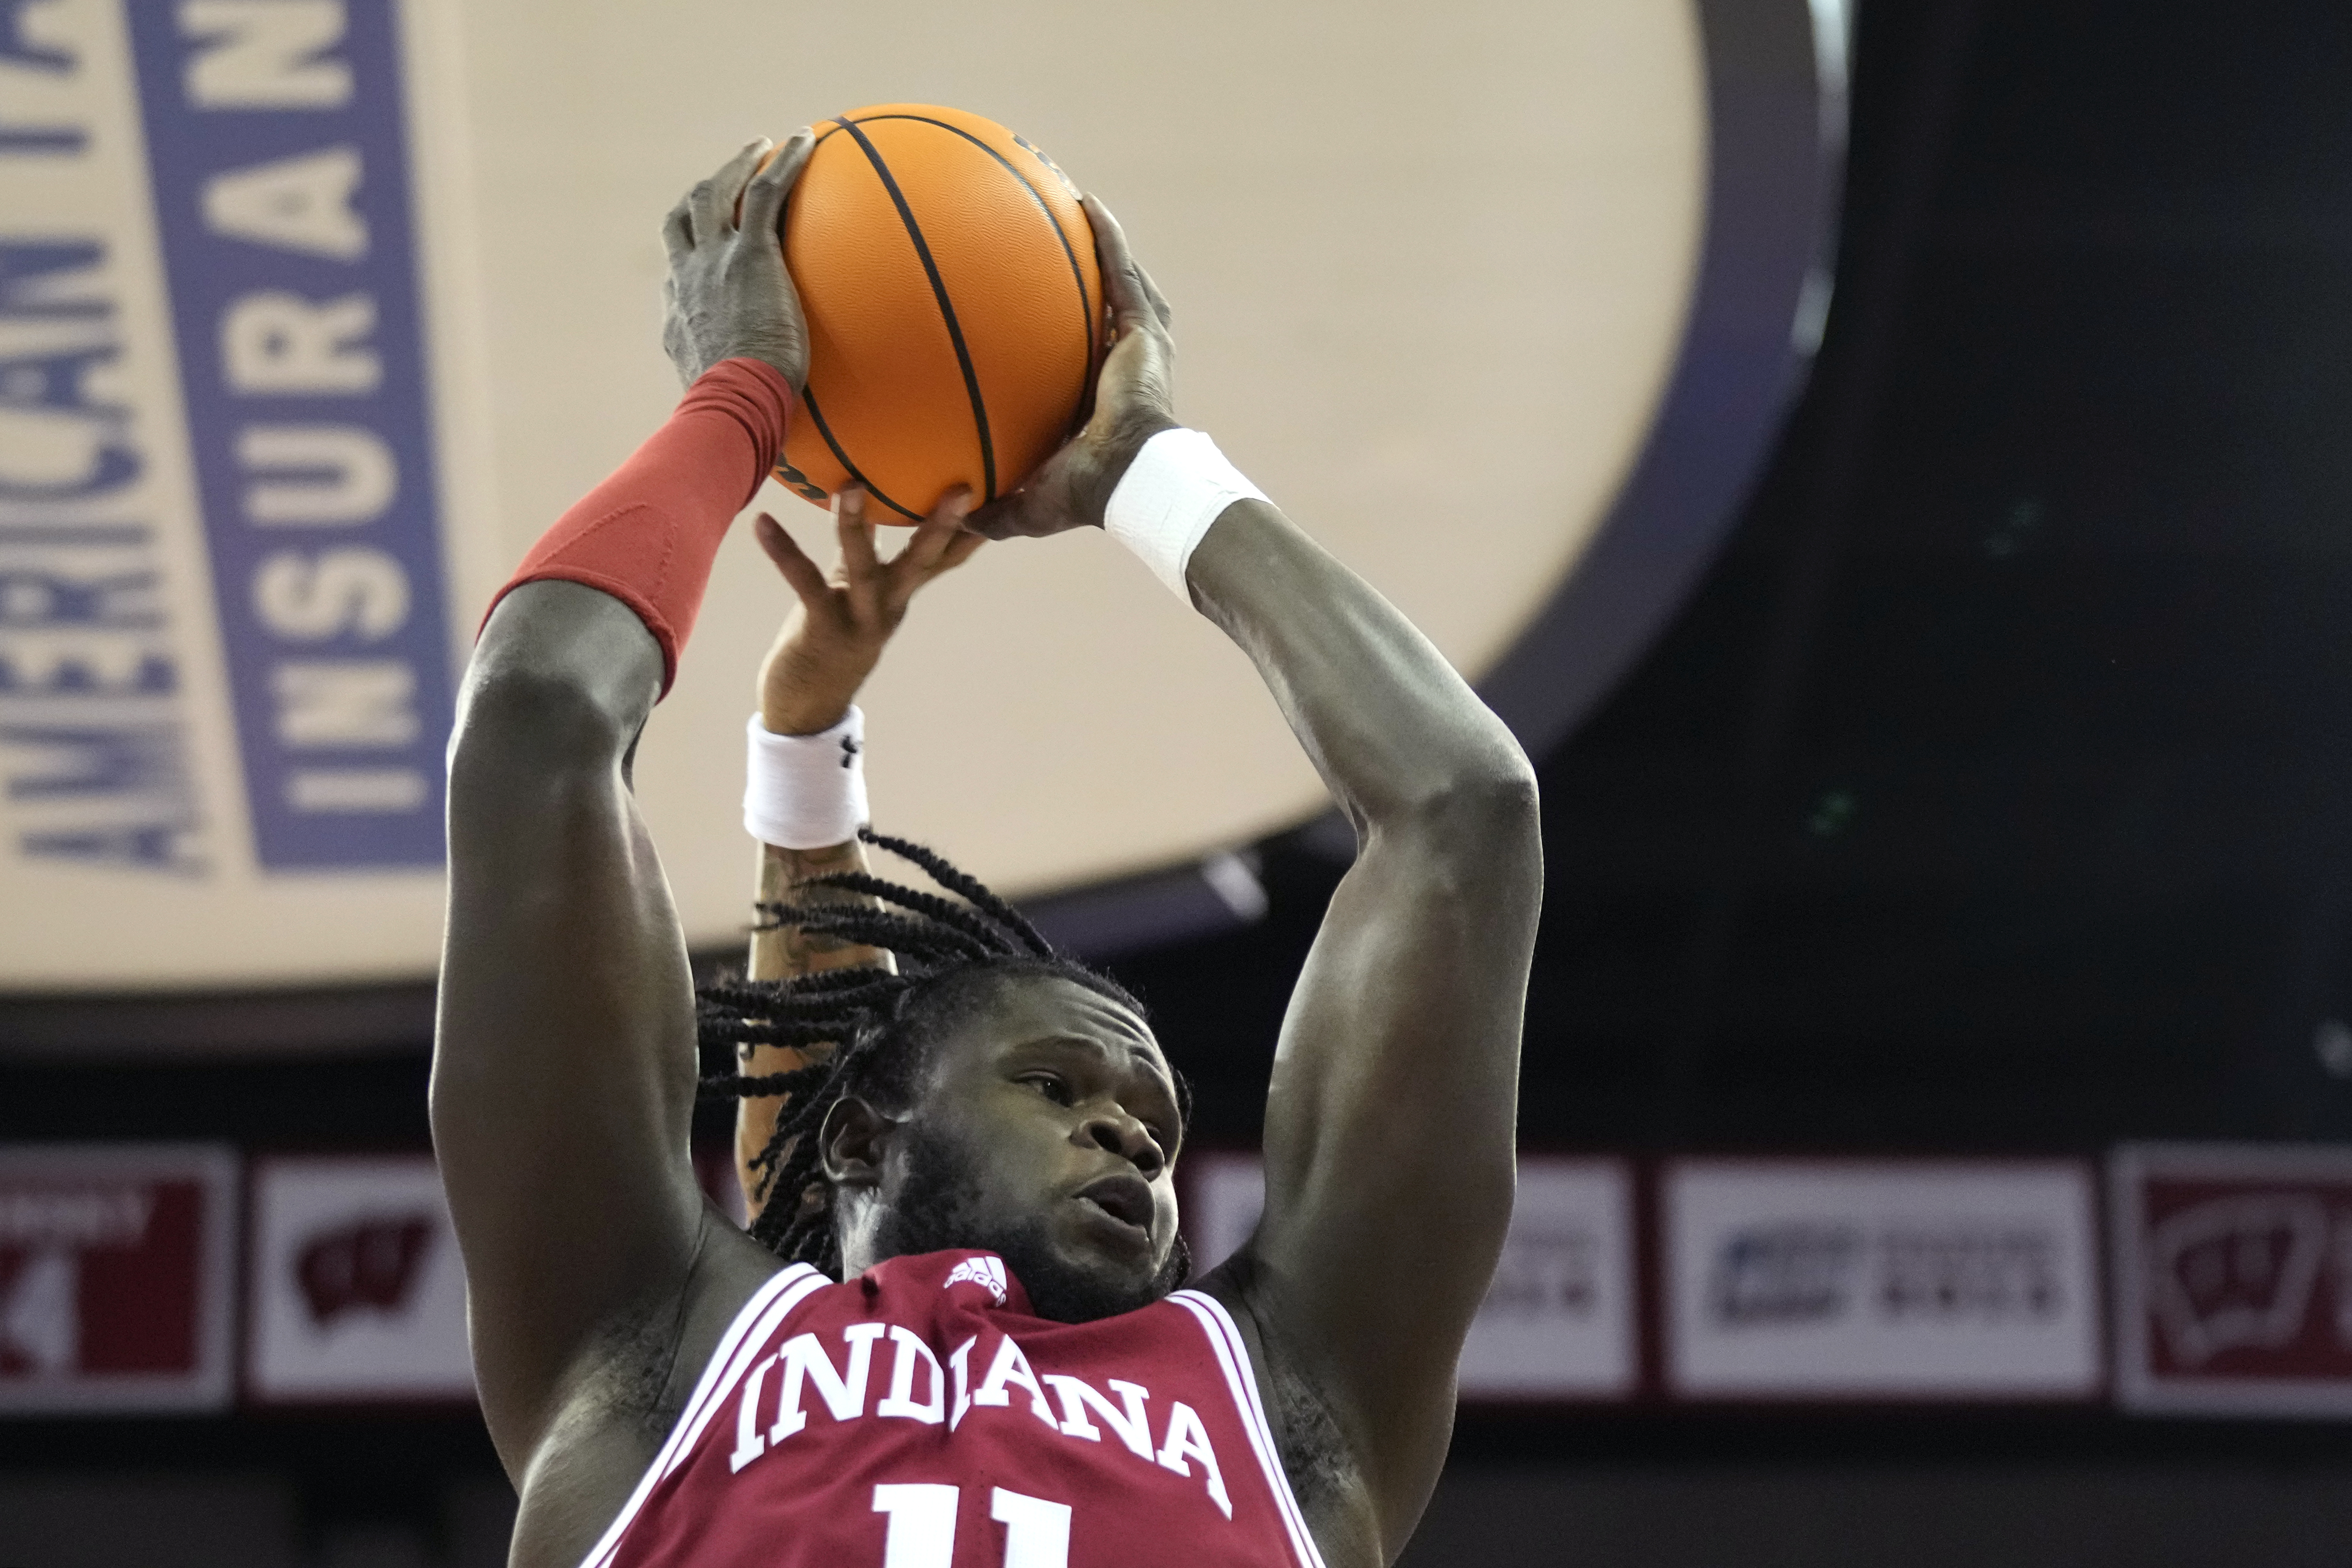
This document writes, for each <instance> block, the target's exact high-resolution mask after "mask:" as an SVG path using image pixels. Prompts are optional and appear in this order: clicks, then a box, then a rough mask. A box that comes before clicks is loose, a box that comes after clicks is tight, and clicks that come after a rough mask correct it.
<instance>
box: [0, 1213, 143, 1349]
mask: <svg viewBox="0 0 2352 1568" xmlns="http://www.w3.org/2000/svg"><path fill="white" fill-rule="evenodd" d="M154 1212H155V1193H154V1191H153V1190H152V1188H146V1187H86V1188H79V1189H74V1188H60V1189H51V1190H47V1191H43V1190H37V1189H36V1190H31V1191H17V1192H8V1193H0V1376H12V1377H25V1376H42V1375H63V1374H66V1373H70V1372H72V1371H74V1370H75V1369H76V1368H78V1367H79V1366H80V1364H81V1363H82V1359H83V1357H82V1349H83V1346H82V1301H81V1295H82V1290H81V1273H82V1267H81V1265H82V1258H83V1255H84V1254H85V1253H87V1252H90V1251H93V1250H98V1249H116V1250H127V1249H136V1248H138V1247H139V1246H140V1245H141V1244H142V1242H144V1241H145V1240H146V1239H147V1233H148V1228H149V1225H150V1223H151V1221H152V1219H153V1218H154Z"/></svg>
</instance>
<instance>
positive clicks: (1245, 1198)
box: [1184, 1155, 1641, 1400]
mask: <svg viewBox="0 0 2352 1568" xmlns="http://www.w3.org/2000/svg"><path fill="white" fill-rule="evenodd" d="M1187 1163H1188V1164H1189V1165H1191V1166H1192V1170H1191V1171H1190V1172H1189V1173H1188V1175H1187V1177H1186V1181H1187V1186H1188V1192H1187V1196H1186V1197H1185V1212H1184V1224H1185V1231H1186V1236H1187V1239H1188V1240H1189V1241H1190V1242H1191V1244H1192V1249H1193V1262H1194V1263H1195V1264H1196V1265H1198V1266H1199V1267H1202V1268H1204V1269H1205V1268H1207V1267H1209V1266H1211V1265H1213V1264H1214V1263H1216V1262H1218V1261H1220V1260H1223V1259H1224V1258H1227V1257H1229V1256H1231V1255H1232V1253H1233V1251H1234V1249H1235V1248H1237V1247H1239V1246H1240V1245H1241V1244H1242V1243H1243V1242H1244V1241H1245V1240H1247V1239H1249V1234H1250V1232H1251V1231H1252V1230H1253V1229H1255V1228H1256V1225H1257V1219H1258V1214H1259V1212H1260V1211H1261V1210H1262V1209H1263V1208H1264V1207H1265V1173H1264V1167H1263V1166H1262V1165H1261V1164H1260V1162H1259V1161H1258V1159H1257V1157H1256V1156H1255V1155H1196V1156H1192V1157H1191V1159H1189V1160H1188V1162H1187ZM1414 1271H1415V1270H1414V1265H1413V1261H1412V1260H1411V1259H1401V1260H1397V1266H1396V1267H1395V1268H1393V1269H1392V1270H1388V1271H1387V1272H1386V1273H1384V1274H1383V1275H1382V1276H1381V1278H1380V1280H1379V1281H1377V1283H1376V1286H1375V1288H1378V1289H1383V1290H1410V1289H1412V1281H1413V1278H1414ZM1639 1322H1640V1319H1639V1309H1638V1303H1637V1287H1636V1282H1635V1274H1634V1261H1633V1179H1632V1176H1631V1174H1630V1173H1629V1172H1628V1171H1627V1169H1626V1167H1625V1166H1623V1165H1622V1164H1621V1163H1620V1162H1618V1161H1615V1160H1606V1159H1554V1158H1545V1157H1526V1158H1522V1159H1521V1160H1520V1161H1519V1183H1518V1195H1517V1202H1516V1203H1515V1204H1514V1206H1513V1207H1512V1210H1511V1226H1510V1230H1509V1233H1508V1234H1507V1236H1506V1237H1505V1239H1504V1241H1503V1256H1502V1259H1501V1260H1500V1261H1499V1262H1498V1263H1497V1264H1496V1269H1495V1279H1494V1282H1493V1283H1492V1284H1491V1285H1489V1286H1488V1287H1487V1291H1486V1300H1485V1301H1482V1302H1481V1303H1480V1304H1479V1307H1478V1315H1477V1317H1476V1318H1475V1320H1473V1321H1472V1322H1471V1325H1470V1336H1469V1339H1468V1341H1467V1342H1466V1343H1465V1344H1464V1346H1463V1349H1462V1366H1461V1387H1462V1396H1463V1397H1464V1398H1465V1399H1498V1400H1501V1399H1530V1400H1537V1399H1609V1398H1621V1397H1624V1396H1628V1395H1631V1394H1632V1393H1633V1388H1634V1385H1635V1384H1636V1382H1637V1380H1638V1378H1639V1376H1640V1371H1641V1355H1640V1348H1639V1334H1640V1329H1639Z"/></svg>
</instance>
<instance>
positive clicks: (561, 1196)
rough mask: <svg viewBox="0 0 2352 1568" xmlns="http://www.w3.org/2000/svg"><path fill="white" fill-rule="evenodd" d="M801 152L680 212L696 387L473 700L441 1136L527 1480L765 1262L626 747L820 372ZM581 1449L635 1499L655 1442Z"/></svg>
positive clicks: (507, 1442)
mask: <svg viewBox="0 0 2352 1568" xmlns="http://www.w3.org/2000/svg"><path fill="white" fill-rule="evenodd" d="M807 148H808V139H807V137H806V135H805V133H803V135H802V136H800V137H797V138H795V139H794V140H793V141H792V142H790V143H787V145H786V147H785V148H784V150H783V151H782V153H781V154H780V155H779V156H778V157H777V158H775V159H774V160H773V162H772V163H770V164H769V166H768V167H767V169H766V170H764V171H763V172H761V173H759V174H758V175H757V176H756V177H754V175H753V170H754V168H755V167H756V166H757V164H758V161H759V157H760V154H761V152H763V151H764V150H765V147H764V143H755V144H754V145H752V146H751V147H748V148H746V149H745V150H744V151H743V152H741V153H740V154H739V155H738V156H737V157H736V158H735V159H734V160H733V161H731V162H730V163H729V164H728V165H727V167H726V168H724V169H723V170H721V171H720V172H719V174H717V175H716V176H714V177H713V178H712V179H710V180H708V181H705V182H703V183H701V184H699V185H698V186H697V187H696V188H695V190H694V192H693V193H692V194H690V195H689V196H688V199H687V200H686V201H685V202H682V203H681V204H679V206H678V208H677V210H676V211H675V212H673V213H672V214H670V217H669V220H668V223H667V227H666V238H667V242H668V246H669V252H670V264H671V279H670V283H671V290H672V309H671V314H670V320H669V327H668V330H667V335H666V346H667V348H668V350H669V351H670V354H671V357H672V359H673V360H674V361H676V362H677V366H678V369H679V371H680V375H681V379H682V380H684V381H686V382H688V392H687V395H686V397H685V399H684V401H683V402H680V403H679V405H678V407H677V412H676V413H673V414H672V415H671V417H670V419H669V421H668V422H667V423H666V424H664V425H663V427H662V428H661V430H660V431H658V432H657V433H656V434H655V435H654V436H653V437H652V438H651V439H650V440H648V441H647V442H646V444H645V445H644V446H642V447H640V448H639V449H638V451H637V453H636V454H635V456H633V457H632V458H630V460H629V461H628V463H627V464H625V465H624V466H623V467H622V468H621V469H620V470H619V471H618V472H616V473H615V474H614V476H612V477H611V478H610V479H608V480H606V481H605V482H604V485H602V486H599V487H598V488H597V489H596V490H595V491H593V493H591V495H590V496H589V497H587V498H586V499H585V500H583V501H582V502H581V503H580V504H579V505H578V506H576V507H573V508H572V511H571V512H569V513H567V514H566V515H565V517H563V519H562V521H560V522H559V523H558V524H557V525H556V526H555V527H554V528H552V529H551V530H550V531H549V532H548V534H547V535H546V536H545V537H544V538H541V541H540V543H539V545H538V546H537V547H535V548H534V549H533V550H532V551H531V553H530V557H529V558H528V559H526V561H525V563H524V566H523V569H522V570H521V571H520V572H519V573H518V574H517V576H516V578H515V579H514V580H513V582H512V583H510V584H509V591H507V592H506V593H505V594H504V595H503V596H502V598H501V599H500V601H499V603H498V605H497V607H496V609H495V610H494V611H493V612H492V613H491V615H490V617H489V619H488V622H487V623H486V625H485V627H484V630H483V632H482V636H481V641H480V643H479V645H478V647H477V649H476V651H475V655H474V660H473V663H472V665H471V666H470V668H469V669H468V670H467V676H466V681H465V685H464V689H463V691H462V694H461V695H460V697H459V707H458V716H457V733H456V737H455V739H454V740H453V742H452V745H451V748H450V783H449V859H450V894H449V918H448V929H447V936H446V945H445V947H444V950H443V957H442V970H441V989H440V1016H439V1020H438V1025H437V1029H436V1042H435V1056H434V1071H433V1089H432V1112H433V1131H434V1143H435V1147H436V1151H437V1153H438V1155H439V1158H440V1163H441V1169H442V1174H443V1177H444V1180H445V1183H446V1187H447V1190H448V1196H449V1204H450V1211H451V1215H452V1218H453V1219H454V1220H455V1222H456V1226H457V1237H458V1241H459V1244H460V1246H461V1248H462V1249H463V1250H464V1253H465V1259H466V1269H467V1285H468V1291H469V1294H470V1302H469V1307H470V1315H471V1322H472V1334H473V1348H474V1358H475V1367H476V1375H477V1381H478V1384H479V1386H480V1391H481V1396H482V1406H483V1411H484V1414H485V1415H486V1416H487V1417H488V1422H489V1427H490V1431H491V1434H492V1436H493V1437H494V1438H495V1439H496V1441H497V1443H498V1446H499V1452H500V1455H501V1456H502V1458H504V1460H505V1463H506V1465H507V1468H508V1470H509V1474H510V1475H513V1476H515V1477H517V1478H518V1479H520V1478H521V1477H522V1476H523V1475H524V1473H525V1472H526V1471H527V1470H534V1469H541V1468H542V1467H543V1466H544V1465H545V1464H546V1463H547V1462H548V1453H549V1450H548V1449H547V1448H546V1447H545V1446H544V1445H545V1440H546V1439H547V1438H548V1437H549V1435H550V1432H551V1427H554V1426H556V1425H557V1424H558V1420H557V1418H558V1416H559V1414H561V1413H562V1412H565V1411H570V1410H576V1409H579V1408H581V1406H580V1405H579V1403H578V1400H579V1398H580V1396H582V1393H583V1383H585V1382H588V1381H591V1380H593V1376H594V1375H597V1374H596V1372H595V1369H596V1368H598V1367H604V1368H606V1369H608V1371H609V1369H611V1368H614V1367H615V1366H618V1367H621V1368H623V1369H625V1375H635V1374H636V1373H637V1372H638V1371H639V1370H640V1369H638V1368H637V1367H636V1365H635V1363H634V1362H632V1361H631V1360H630V1358H628V1357H626V1356H625V1355H621V1354H617V1352H618V1351H619V1350H625V1349H626V1348H627V1346H628V1345H630V1344H631V1343H635V1342H638V1341H646V1340H656V1341H657V1340H659V1339H662V1338H665V1337H674V1336H676V1335H677V1334H678V1333H681V1332H683V1330H682V1326H681V1323H680V1322H679V1319H680V1307H681V1302H682V1301H683V1300H684V1296H683V1292H684V1291H686V1288H687V1286H688V1280H689V1276H690V1275H691V1274H692V1273H693V1272H694V1271H695V1270H698V1269H702V1270H708V1269H709V1267H710V1266H711V1257H712V1254H713V1253H714V1252H725V1253H726V1255H727V1256H728V1257H730V1258H736V1259H738V1260H739V1264H738V1266H740V1267H747V1268H748V1267H750V1266H751V1265H750V1264H749V1263H748V1262H742V1261H740V1249H737V1250H733V1251H730V1250H728V1249H724V1248H713V1247H711V1246H709V1245H708V1244H707V1242H708V1231H709V1227H708V1225H707V1221H706V1217H705V1212H704V1206H703V1204H702V1202H701V1200H700V1198H699V1197H698V1193H697V1191H696V1188H695V1185H694V1182H693V1179H692V1176H691V1173H690V1171H689V1168H688V1159H687V1136H688V1119H689V1113H690V1111H691V1108H692V1101H693V1095H694V1090H695V1073H696V1062H695V1022H694V998H693V993H692V989H691V987H690V984H689V979H688V969H687V960H686V949H685V942H684V939H683V936H682V934H681V932H680V930H679V928H678V923H677V915H676V913H675V911H674V910H673V909H672V907H671V904H670V899H669V894H668V890H667V886H666V884H665V883H664V881H663V877H662V872H661V867H660V865H659V863H658V862H657V861H656V858H655V855H654V851H653V845H652V843H651V841H649V840H648V838H647V836H646V830H645V826H644V824H643V823H642V822H641V821H639V820H638V816H637V811H636V808H635V802H634V800H633V799H632V796H631V793H630V788H629V760H630V757H631V754H632V751H633V749H634V747H635V743H636V737H637V734H638V731H639V729H640V728H641V727H642V726H643V725H644V723H645V720H646V716H647V715H648V713H649V712H650V711H651V709H652V707H653V705H654V703H655V702H656V700H657V698H658V696H659V695H660V694H661V693H662V692H664V691H665V690H667V686H668V685H669V682H670V679H671V677H672V676H673V674H675V670H676V663H677V654H678V651H679V649H680V647H681V646H682V644H683V643H684V641H685V637H686V634H687V632H688V630H689V629H690V627H691V625H692V622H693V619H694V614H695V611H696V608H697V605H698V602H699V600H700V597H701V592H702V589H703V586H704V584H705V583H706V582H707V581H708V580H709V571H710V565H711V560H712V558H713V556H714V555H715V554H716V552H717V549H718V546H719V538H720V537H721V536H722V535H723V534H724V532H725V530H726V528H727V525H728V523H729V521H730V519H731V518H732V517H733V516H734V515H735V513H736V511H737V510H738V509H739V508H740V507H742V505H743V504H744V503H745V501H747V500H748V499H749V498H750V497H751V492H752V491H753V489H754V488H756V486H758V485H759V483H760V481H761V478H762V477H763V476H765V474H766V473H767V471H768V468H769V466H770V465H772V463H773V461H774V457H775V453H776V449H777V447H778V446H779V445H780V444H781V443H782V439H783V423H784V417H785V412H786V409H787V407H788V406H789V400H790V388H791V385H792V383H793V381H794V380H795V379H796V378H797V377H799V376H801V375H803V374H804V373H805V366H806V361H807V354H806V346H805V341H804V336H805V334H804V330H803V327H802V324H801V320H800V313H799V308H798V305H797V303H796V302H795V300H794V298H793V292H792V286H791V282H790V279H789V278H788V277H786V276H785V275H784V271H783V263H782V256H781V254H780V252H779V250H778V247H777V244H776V240H775V233H776V230H775V224H776V221H777V215H778V214H779V213H780V212H781V211H782V204H783V200H784V195H785V193H786V192H787V191H788V190H789V188H790V185H791V183H792V180H793V177H794V175H795V174H796V173H797V172H798V170H799V168H800V166H801V164H802V163H803V162H804V161H805V159H806V155H807ZM739 193H740V195H741V211H740V223H741V226H740V228H739V227H738V225H737V218H736V202H737V197H738V194H739ZM764 1267H766V1268H768V1269H772V1267H773V1260H772V1259H766V1260H764ZM722 1293H723V1292H722ZM654 1381H655V1382H656V1384H657V1383H658V1382H659V1378H658V1377H656V1378H655V1380H654ZM590 1392H591V1396H594V1394H595V1391H593V1390H592V1391H590ZM626 1395H627V1391H615V1393H614V1398H613V1400H612V1401H611V1403H612V1404H614V1405H625V1404H626V1402H627V1400H626ZM591 1425H593V1423H592V1424H591ZM627 1447H628V1445H626V1444H624V1445H622V1448H624V1449H625V1448H627ZM579 1462H580V1463H581V1464H583V1465H585V1466H586V1467H587V1469H588V1470H589V1471H597V1470H598V1467H600V1466H601V1467H603V1468H604V1469H618V1470H619V1471H621V1472H623V1474H624V1479H623V1481H622V1487H623V1490H625V1487H626V1484H627V1479H626V1477H629V1476H634V1474H635V1469H636V1468H641V1467H642V1465H643V1463H644V1456H643V1455H642V1454H634V1453H630V1452H625V1451H614V1452H612V1453H610V1454H602V1455H599V1454H590V1455H586V1456H584V1457H583V1458H580V1459H579ZM572 1480H573V1481H574V1482H578V1483H582V1484H583V1485H584V1486H585V1488H586V1490H587V1492H588V1494H589V1495H594V1493H595V1491H596V1490H597V1489H598V1488H600V1487H604V1486H606V1485H607V1484H608V1482H609V1478H607V1477H604V1476H603V1475H602V1474H601V1473H595V1474H588V1473H578V1474H575V1475H573V1477H572ZM559 1490H561V1489H559ZM582 1544H583V1546H584V1544H585V1543H584V1542H583V1543H582Z"/></svg>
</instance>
